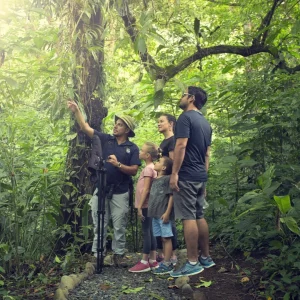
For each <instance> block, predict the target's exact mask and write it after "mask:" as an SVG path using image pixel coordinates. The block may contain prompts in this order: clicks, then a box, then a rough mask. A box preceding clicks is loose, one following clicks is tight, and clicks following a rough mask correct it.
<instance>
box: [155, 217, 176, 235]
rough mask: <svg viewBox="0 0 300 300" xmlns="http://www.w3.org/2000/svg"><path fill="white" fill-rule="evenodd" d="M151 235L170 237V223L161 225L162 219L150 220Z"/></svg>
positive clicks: (171, 233)
mask: <svg viewBox="0 0 300 300" xmlns="http://www.w3.org/2000/svg"><path fill="white" fill-rule="evenodd" d="M152 227H153V235H154V236H161V237H164V238H167V237H172V236H173V232H172V222H171V221H169V222H168V223H163V220H162V219H157V218H152Z"/></svg>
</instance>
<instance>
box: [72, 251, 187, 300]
mask: <svg viewBox="0 0 300 300" xmlns="http://www.w3.org/2000/svg"><path fill="white" fill-rule="evenodd" d="M140 256H141V255H139V254H137V253H130V254H128V256H126V258H127V259H128V265H129V266H130V267H131V266H133V265H134V264H135V263H136V262H137V261H138V260H139V259H140V258H141V257H140ZM128 269H129V268H115V267H112V266H105V267H104V268H103V270H102V273H101V274H95V275H93V276H92V277H90V278H89V279H87V280H85V281H84V282H82V284H80V285H79V286H78V287H76V288H75V289H74V290H72V291H70V294H69V296H68V300H79V299H80V300H87V299H91V300H100V299H108V300H113V299H118V300H125V299H132V300H135V299H138V300H148V299H149V300H151V299H158V300H166V299H174V300H179V299H184V297H180V296H179V295H176V294H175V292H174V290H172V289H169V288H168V286H170V285H172V284H174V281H169V280H168V278H169V277H170V276H168V275H164V276H157V275H154V274H153V273H152V272H146V273H138V274H137V273H130V272H129V271H128Z"/></svg>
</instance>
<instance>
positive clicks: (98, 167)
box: [88, 134, 106, 274]
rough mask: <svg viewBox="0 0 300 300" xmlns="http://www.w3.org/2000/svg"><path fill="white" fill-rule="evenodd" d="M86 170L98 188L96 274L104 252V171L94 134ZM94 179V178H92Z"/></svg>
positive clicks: (98, 272)
mask: <svg viewBox="0 0 300 300" xmlns="http://www.w3.org/2000/svg"><path fill="white" fill-rule="evenodd" d="M88 168H89V170H90V171H91V172H92V174H95V171H96V180H97V181H96V182H97V188H98V193H97V194H98V208H97V217H98V219H97V234H98V236H97V274H100V273H101V272H102V267H103V252H104V247H103V246H104V245H103V244H104V241H103V236H104V216H105V196H106V169H105V168H104V160H103V159H102V146H101V142H100V139H99V137H98V136H97V135H96V134H94V136H93V138H92V153H91V157H90V160H89V163H88ZM92 177H95V176H92ZM100 220H101V239H100Z"/></svg>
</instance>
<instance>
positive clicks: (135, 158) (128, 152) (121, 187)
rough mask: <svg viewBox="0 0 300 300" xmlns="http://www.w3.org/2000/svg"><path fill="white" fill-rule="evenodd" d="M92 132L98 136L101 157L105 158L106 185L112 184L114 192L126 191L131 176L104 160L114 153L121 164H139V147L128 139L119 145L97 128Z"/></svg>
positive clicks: (113, 138)
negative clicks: (101, 152)
mask: <svg viewBox="0 0 300 300" xmlns="http://www.w3.org/2000/svg"><path fill="white" fill-rule="evenodd" d="M94 134H97V135H98V136H99V138H100V141H101V145H102V151H103V159H104V160H105V163H104V168H105V169H106V185H107V186H109V185H112V184H113V185H114V192H113V193H114V194H123V193H126V192H128V188H129V182H130V180H131V176H130V175H127V174H124V173H123V172H122V171H121V170H120V169H119V168H118V167H115V166H113V165H112V164H111V163H109V162H107V161H106V160H107V158H108V157H109V156H110V155H115V156H116V157H117V160H118V162H120V163H121V164H122V165H126V166H133V165H138V166H140V165H141V161H140V159H139V148H138V147H137V145H136V144H134V143H132V142H130V141H129V140H127V141H126V142H124V143H122V144H120V145H119V144H118V142H117V139H116V138H115V137H114V136H112V135H110V134H105V133H101V132H99V131H97V130H94Z"/></svg>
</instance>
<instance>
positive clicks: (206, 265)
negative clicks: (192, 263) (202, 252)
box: [199, 256, 216, 269]
mask: <svg viewBox="0 0 300 300" xmlns="http://www.w3.org/2000/svg"><path fill="white" fill-rule="evenodd" d="M199 262H200V264H201V265H202V266H203V268H205V269H208V268H211V267H213V266H215V265H216V264H215V262H214V261H213V260H212V258H211V257H210V256H208V257H207V258H205V259H203V258H202V257H201V256H200V257H199Z"/></svg>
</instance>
